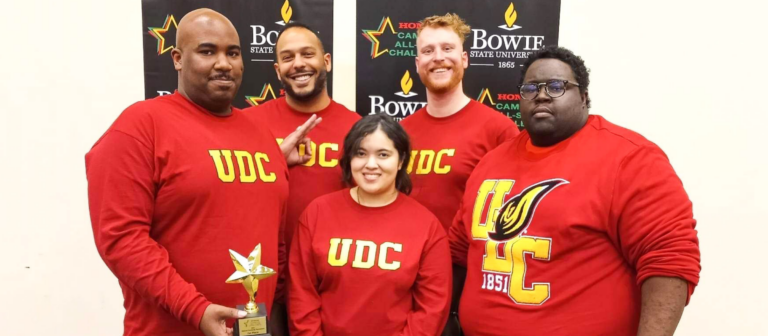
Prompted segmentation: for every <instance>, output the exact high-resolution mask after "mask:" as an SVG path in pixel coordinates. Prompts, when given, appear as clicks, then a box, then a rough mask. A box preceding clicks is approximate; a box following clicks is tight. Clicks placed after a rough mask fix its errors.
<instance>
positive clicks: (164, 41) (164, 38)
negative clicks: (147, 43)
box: [148, 14, 179, 56]
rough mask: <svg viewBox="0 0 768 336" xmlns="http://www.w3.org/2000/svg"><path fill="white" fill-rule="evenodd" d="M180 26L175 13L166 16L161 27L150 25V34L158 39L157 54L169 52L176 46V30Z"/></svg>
mask: <svg viewBox="0 0 768 336" xmlns="http://www.w3.org/2000/svg"><path fill="white" fill-rule="evenodd" d="M178 28H179V26H178V25H177V24H176V18H174V17H173V14H168V15H166V16H165V21H164V22H163V25H162V26H160V27H149V28H148V29H149V35H150V36H152V37H154V38H156V39H157V55H158V56H160V55H162V54H165V53H167V52H168V51H171V50H173V48H174V47H175V46H176V30H177V29H178Z"/></svg>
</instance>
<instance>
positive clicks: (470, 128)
mask: <svg viewBox="0 0 768 336" xmlns="http://www.w3.org/2000/svg"><path fill="white" fill-rule="evenodd" d="M469 31H470V28H469V26H468V25H467V24H466V23H465V22H464V20H462V19H461V18H460V17H459V16H458V15H456V14H446V15H440V16H431V17H428V18H426V19H424V20H422V21H421V27H420V28H419V30H418V38H417V39H416V52H417V56H416V69H417V71H418V73H419V78H421V82H422V83H424V86H425V87H426V88H427V106H425V107H424V108H422V109H420V110H418V111H416V112H415V113H414V114H413V115H411V116H409V117H407V118H405V119H404V120H403V121H402V122H401V124H402V125H403V128H405V130H406V132H408V135H409V136H410V137H411V144H412V146H413V150H412V152H411V153H412V155H411V162H410V164H409V165H408V173H409V174H411V179H412V180H413V192H412V193H411V197H413V198H414V199H416V200H417V201H419V203H421V204H422V205H424V206H425V207H427V209H429V210H430V211H432V213H434V214H435V216H437V218H438V219H439V220H440V223H441V224H442V225H443V228H444V229H445V230H446V231H447V230H448V228H449V227H450V226H451V221H452V220H453V217H454V216H455V215H456V211H457V210H458V209H459V203H460V202H461V197H462V196H463V195H464V186H465V185H466V183H467V179H468V178H469V174H470V173H472V170H473V169H474V168H475V166H476V165H477V163H478V162H480V159H481V158H482V157H483V156H485V154H486V153H487V152H488V151H490V150H492V149H494V148H496V147H497V146H499V145H500V144H501V143H503V142H504V141H507V140H509V139H512V138H513V137H515V136H516V135H517V134H519V131H518V130H517V126H516V125H515V123H514V122H512V120H510V119H509V118H507V117H506V116H504V115H502V114H501V113H499V112H497V111H495V110H493V109H491V108H489V107H487V106H485V105H483V104H481V103H478V102H477V101H474V100H472V99H470V98H469V97H467V95H465V94H464V88H463V86H462V79H463V78H464V69H466V68H467V66H468V62H469V58H468V56H467V52H466V51H464V47H463V43H464V37H465V36H466V35H467V34H468V33H469ZM464 274H465V270H463V269H461V268H454V278H453V284H454V287H455V288H454V291H453V298H454V305H453V307H452V310H451V311H452V315H453V317H455V312H456V308H457V303H458V298H459V297H460V295H461V288H462V284H463V282H464ZM448 326H449V328H446V332H445V335H458V326H457V325H456V323H455V318H452V319H449V321H448Z"/></svg>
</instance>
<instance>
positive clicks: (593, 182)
mask: <svg viewBox="0 0 768 336" xmlns="http://www.w3.org/2000/svg"><path fill="white" fill-rule="evenodd" d="M522 71H523V74H522V75H523V76H522V78H523V79H522V84H521V85H520V86H519V88H520V96H521V98H522V100H521V102H520V110H521V113H522V119H523V122H524V123H525V125H526V130H525V131H524V132H523V133H521V134H520V136H518V137H517V138H515V139H514V140H513V141H509V142H506V143H504V144H502V145H501V146H499V147H497V148H496V149H494V150H492V151H491V152H489V153H488V154H487V155H486V156H485V157H484V158H483V159H482V160H481V161H480V163H479V164H478V165H477V167H476V168H475V170H474V172H473V173H472V176H471V177H470V178H469V181H468V182H467V187H466V192H465V193H464V197H463V199H462V207H461V208H460V209H459V213H458V214H457V215H456V219H455V220H454V222H453V226H452V227H451V229H450V232H449V236H450V241H451V255H452V258H453V262H454V263H455V264H458V265H462V266H466V267H467V277H466V284H465V286H464V293H463V295H462V297H461V303H460V307H459V317H460V320H461V326H462V328H463V329H464V330H465V331H466V332H467V334H469V335H481V334H482V335H512V334H515V335H527V334H531V335H555V336H556V335H564V336H565V335H568V336H578V335H584V336H587V335H590V336H591V335H638V336H667V335H672V334H673V333H674V331H675V329H676V327H677V323H678V322H679V320H680V317H681V316H682V313H683V308H684V306H685V305H686V303H687V302H688V300H689V299H690V296H691V294H692V293H693V289H694V288H695V286H696V285H697V284H698V281H699V272H700V270H701V266H700V253H699V246H698V238H697V234H696V230H695V226H696V221H695V220H694V219H693V210H692V204H691V201H690V200H689V198H688V195H687V194H686V193H685V190H684V189H683V184H682V182H681V181H680V179H679V178H678V177H677V175H676V174H675V171H674V170H673V169H672V166H671V165H670V163H669V159H668V158H667V156H666V155H665V154H664V152H663V151H662V150H661V149H660V148H659V147H658V146H656V145H655V144H654V143H652V142H650V141H648V140H647V139H645V138H644V137H642V136H641V135H639V134H637V133H635V132H632V131H630V130H628V129H625V128H622V127H619V126H616V125H614V124H612V123H610V122H608V121H607V120H605V119H604V118H603V117H601V116H598V115H590V114H589V106H590V99H589V92H588V87H589V73H588V70H587V68H586V66H585V65H584V61H583V60H582V59H581V58H580V57H578V56H576V55H574V54H573V53H572V52H571V51H569V50H567V49H564V48H559V47H546V48H544V49H542V50H540V51H539V52H537V53H535V54H533V55H532V56H531V58H530V59H528V61H527V62H526V63H525V66H524V67H523V70H522Z"/></svg>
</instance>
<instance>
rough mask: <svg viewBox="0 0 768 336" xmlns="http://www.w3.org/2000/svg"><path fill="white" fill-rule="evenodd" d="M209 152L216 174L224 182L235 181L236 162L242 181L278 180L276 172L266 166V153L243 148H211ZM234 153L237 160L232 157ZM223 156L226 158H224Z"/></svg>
mask: <svg viewBox="0 0 768 336" xmlns="http://www.w3.org/2000/svg"><path fill="white" fill-rule="evenodd" d="M208 154H209V155H210V156H211V158H213V164H214V166H215V167H216V174H217V175H218V176H219V179H220V180H221V181H222V182H226V183H232V182H234V181H235V178H236V175H235V165H234V163H235V162H237V167H238V169H237V170H238V171H239V172H240V176H239V177H240V182H242V183H254V182H256V181H258V180H261V181H262V182H267V183H272V182H275V181H276V180H277V176H276V175H275V173H274V172H268V171H267V170H266V168H265V167H264V166H265V163H269V156H268V155H267V154H266V153H261V152H256V153H253V154H251V152H248V151H242V150H229V149H211V150H209V151H208ZM233 154H234V156H235V158H236V160H233V159H232V155H233ZM222 158H224V159H223V160H222Z"/></svg>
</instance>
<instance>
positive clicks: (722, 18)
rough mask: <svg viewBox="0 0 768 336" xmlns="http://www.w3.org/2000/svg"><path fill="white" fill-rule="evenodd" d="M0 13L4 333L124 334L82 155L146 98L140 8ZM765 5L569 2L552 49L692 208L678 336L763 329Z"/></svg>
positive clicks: (40, 7)
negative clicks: (691, 275) (98, 243)
mask: <svg viewBox="0 0 768 336" xmlns="http://www.w3.org/2000/svg"><path fill="white" fill-rule="evenodd" d="M336 2H337V9H336V17H337V18H339V17H344V18H346V20H345V21H343V22H342V20H336V27H335V30H336V36H335V44H336V47H335V54H334V55H333V56H334V57H333V59H334V63H335V64H334V71H335V77H334V78H336V79H337V80H336V82H335V83H334V93H335V96H336V97H335V98H336V99H337V100H338V101H340V102H342V103H343V104H345V105H347V106H348V107H351V108H353V107H354V99H355V96H354V85H355V83H354V72H355V63H354V50H352V49H351V48H353V46H354V44H355V40H356V37H357V31H356V28H355V23H354V18H355V4H354V2H353V1H350V0H336ZM342 5H343V6H342ZM0 8H2V10H1V11H0V31H2V37H3V38H2V41H3V42H4V43H3V44H4V48H3V51H2V52H0V60H1V61H2V62H0V111H1V112H2V114H0V118H1V119H0V120H1V121H0V157H2V158H3V160H2V162H1V163H0V225H1V226H0V227H1V228H0V237H1V238H0V302H2V305H0V321H2V324H1V325H2V326H3V332H2V334H4V335H42V334H44V332H43V331H42V330H41V331H38V330H39V329H37V327H40V326H42V325H43V324H44V323H46V324H48V325H49V326H52V327H53V329H55V330H56V333H57V334H60V335H119V334H120V333H121V330H122V316H123V308H122V297H121V294H120V290H119V287H118V284H117V280H116V279H115V278H114V276H113V275H112V274H111V273H110V272H109V270H108V269H107V268H106V267H105V266H104V264H103V263H102V261H101V260H100V258H99V257H98V255H97V252H96V249H95V247H94V243H93V238H92V235H91V229H90V221H89V217H88V204H87V195H86V180H85V169H84V160H83V156H84V154H85V153H86V152H87V151H88V149H89V148H90V146H91V145H92V144H93V143H94V142H95V141H96V139H97V138H98V137H99V136H100V135H101V134H102V132H103V131H104V130H106V128H107V127H108V126H109V125H110V123H111V122H112V121H113V120H114V119H115V117H116V116H117V115H118V114H119V113H120V111H122V110H123V109H124V108H125V107H126V106H128V105H129V104H131V103H133V102H135V101H137V100H141V99H142V98H143V79H142V78H143V77H142V71H143V68H142V52H141V48H142V44H141V43H142V40H141V36H140V35H139V34H138V33H139V28H140V27H141V5H140V1H137V0H132V1H127V0H126V1H103V0H71V1H53V0H51V1H45V0H26V1H21V0H11V1H4V2H3V4H2V5H0ZM766 10H768V6H766V5H765V4H763V2H762V1H745V0H733V1H727V2H724V1H717V2H716V1H694V0H684V1H683V0H679V1H659V0H649V1H632V2H630V1H614V0H599V1H598V0H594V1H575V0H563V6H562V14H561V17H562V19H561V25H560V34H561V37H560V42H561V43H560V44H561V45H563V46H566V47H568V48H571V49H572V50H574V51H575V52H576V53H577V54H579V55H581V56H583V57H584V59H585V60H586V62H587V65H588V66H589V67H590V68H591V69H592V75H591V76H592V85H591V86H592V87H591V90H590V91H591V92H590V93H591V96H592V99H593V109H592V112H593V113H597V114H602V115H604V116H606V117H607V118H609V119H610V120H611V121H613V122H616V123H618V124H620V125H623V126H626V127H629V128H631V129H634V130H636V131H638V132H640V133H642V134H644V135H645V136H646V137H648V138H650V139H651V140H653V141H655V142H657V143H658V144H659V145H660V146H661V147H662V148H663V149H664V150H665V151H666V152H667V154H668V155H669V156H670V158H671V160H672V163H673V165H674V166H675V168H676V170H677V171H678V173H679V175H680V176H681V178H682V179H683V182H684V183H685V186H686V189H687V190H688V192H689V194H690V197H691V198H692V200H693V203H694V206H695V209H694V211H695V215H696V217H697V219H698V220H699V226H698V229H699V238H700V240H701V249H702V258H703V261H702V264H703V270H702V273H701V276H702V279H701V284H700V286H699V287H698V288H697V290H696V293H695V294H694V296H693V299H692V302H691V304H690V306H689V307H688V308H687V309H686V311H685V314H684V316H683V320H682V322H681V324H680V327H679V329H678V333H677V334H678V335H690V336H692V335H768V326H767V324H766V320H765V317H766V316H768V309H767V308H765V302H768V290H767V289H766V285H764V284H763V282H765V280H766V275H768V272H766V270H765V269H766V264H768V263H767V262H766V261H765V260H764V256H765V255H766V253H765V250H764V248H763V246H764V245H762V244H763V241H764V240H765V238H764V237H766V236H768V228H767V227H766V224H768V221H767V220H766V218H765V216H764V215H763V214H762V213H761V212H762V211H761V210H762V209H765V208H764V207H762V206H759V205H760V204H765V203H768V196H766V193H764V192H762V191H763V190H766V189H768V182H766V180H765V177H763V176H762V174H761V173H764V172H765V171H766V170H768V163H767V161H768V158H767V155H766V152H768V151H767V150H766V149H765V147H766V144H767V142H766V140H765V138H764V136H765V133H763V132H762V131H763V128H764V127H763V125H765V124H768V115H767V113H768V109H766V107H765V106H764V105H763V104H762V103H763V102H762V100H761V98H763V97H764V96H766V95H768V85H766V84H768V83H767V82H766V79H767V78H768V76H767V75H768V71H766V66H765V65H764V63H765V60H766V57H765V56H764V54H763V53H764V52H765V51H766V48H765V41H766V39H765V37H764V35H763V32H764V31H765V28H764V27H763V26H762V25H761V24H760V23H761V22H763V21H764V13H765V12H766ZM342 30H343V31H342ZM41 36H43V37H44V38H42V39H41V38H40V37H41ZM341 78H344V79H345V80H344V81H342V80H340V79H341ZM49 330H50V329H49ZM45 334H50V332H49V331H46V332H45Z"/></svg>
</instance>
